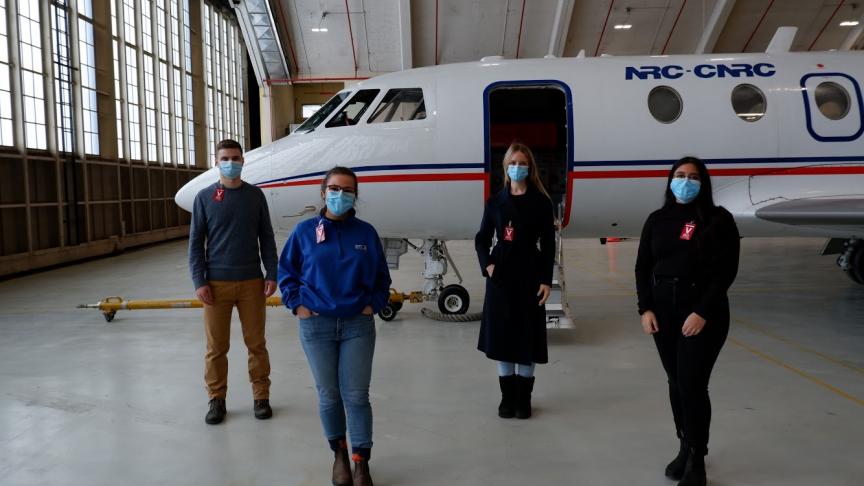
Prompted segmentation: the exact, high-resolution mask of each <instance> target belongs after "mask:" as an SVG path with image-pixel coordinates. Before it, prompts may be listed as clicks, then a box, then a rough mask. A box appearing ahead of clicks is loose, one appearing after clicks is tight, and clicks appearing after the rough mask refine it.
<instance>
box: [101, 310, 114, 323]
mask: <svg viewBox="0 0 864 486" xmlns="http://www.w3.org/2000/svg"><path fill="white" fill-rule="evenodd" d="M115 315H117V311H111V312H105V313H103V314H102V316H104V317H105V322H111V321H113V320H114V316H115Z"/></svg>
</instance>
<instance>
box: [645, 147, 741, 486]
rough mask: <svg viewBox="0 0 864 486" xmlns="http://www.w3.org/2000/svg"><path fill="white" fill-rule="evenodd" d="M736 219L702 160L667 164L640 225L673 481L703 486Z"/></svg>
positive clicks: (733, 270)
mask: <svg viewBox="0 0 864 486" xmlns="http://www.w3.org/2000/svg"><path fill="white" fill-rule="evenodd" d="M739 250H740V245H739V235H738V229H737V227H736V226H735V220H734V219H733V218H732V215H731V214H729V212H728V211H726V210H725V209H724V208H722V207H719V206H715V205H714V200H713V198H712V195H711V178H710V176H709V175H708V169H707V168H706V167H705V164H704V163H702V161H701V160H699V159H696V158H694V157H685V158H683V159H681V160H679V161H678V162H676V163H675V164H674V165H673V166H672V170H671V171H669V180H668V184H667V186H666V202H665V204H664V205H663V207H662V208H660V209H658V210H657V211H654V212H653V213H652V214H651V215H650V216H648V220H647V221H645V227H644V228H643V230H642V238H641V240H640V241H639V253H638V256H637V258H636V289H637V292H638V296H639V314H641V315H642V327H643V329H644V331H645V332H646V333H647V334H651V335H653V336H654V342H655V344H656V345H657V351H658V352H659V353H660V361H661V362H662V364H663V369H664V370H665V371H666V376H667V377H668V381H669V401H670V403H671V406H672V416H673V418H674V420H675V429H676V432H677V434H678V438H679V440H680V448H679V451H678V456H677V457H676V458H675V459H674V460H673V461H672V462H671V463H669V465H668V466H667V467H666V476H668V477H669V478H671V479H675V480H680V482H679V483H678V485H679V486H704V485H705V484H706V481H707V479H706V475H705V455H706V454H707V453H708V429H709V427H710V424H711V401H710V400H709V398H708V380H709V378H710V377H711V370H712V369H713V367H714V363H715V362H716V361H717V356H718V355H719V354H720V349H721V348H722V347H723V343H724V342H725V341H726V335H727V334H728V332H729V299H728V297H727V295H726V292H727V290H728V289H729V286H730V285H732V282H733V281H734V280H735V275H736V274H737V273H738V254H739Z"/></svg>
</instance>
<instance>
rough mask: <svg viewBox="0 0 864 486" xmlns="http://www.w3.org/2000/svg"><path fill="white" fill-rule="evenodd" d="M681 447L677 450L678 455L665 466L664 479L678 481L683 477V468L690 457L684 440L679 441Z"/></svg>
mask: <svg viewBox="0 0 864 486" xmlns="http://www.w3.org/2000/svg"><path fill="white" fill-rule="evenodd" d="M679 440H680V441H681V446H680V448H679V449H678V455H677V456H675V459H672V462H670V463H669V465H668V466H666V477H667V478H669V479H673V480H675V481H680V480H681V478H682V477H684V468H685V467H686V466H687V458H688V457H690V449H688V448H687V443H686V442H684V439H679Z"/></svg>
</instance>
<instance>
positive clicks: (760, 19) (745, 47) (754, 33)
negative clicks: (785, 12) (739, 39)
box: [741, 0, 774, 52]
mask: <svg viewBox="0 0 864 486" xmlns="http://www.w3.org/2000/svg"><path fill="white" fill-rule="evenodd" d="M773 6H774V0H771V2H770V3H769V4H768V7H767V8H766V9H765V11H764V12H762V17H760V18H759V22H758V23H757V24H756V28H755V29H753V32H751V33H750V37H748V38H747V43H745V44H744V47H742V48H741V52H745V51H746V50H747V47H748V46H749V45H750V41H752V40H753V36H755V35H756V31H757V30H759V27H760V26H761V25H762V21H764V20H765V17H766V16H767V15H768V11H769V10H771V7H773Z"/></svg>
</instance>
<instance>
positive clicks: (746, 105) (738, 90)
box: [732, 84, 766, 122]
mask: <svg viewBox="0 0 864 486" xmlns="http://www.w3.org/2000/svg"><path fill="white" fill-rule="evenodd" d="M732 109H734V110H735V114H736V115H738V118H740V119H742V120H744V121H748V122H754V121H756V120H758V119H760V118H762V117H763V116H765V109H766V102H765V95H764V94H763V93H762V90H760V89H759V88H757V87H756V86H753V85H752V84H739V85H738V86H735V89H733V90H732Z"/></svg>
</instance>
